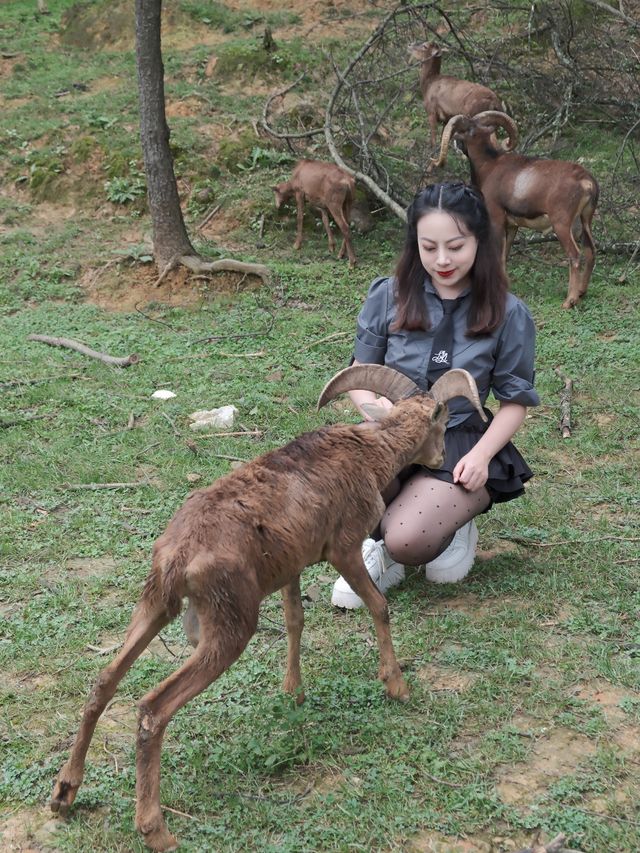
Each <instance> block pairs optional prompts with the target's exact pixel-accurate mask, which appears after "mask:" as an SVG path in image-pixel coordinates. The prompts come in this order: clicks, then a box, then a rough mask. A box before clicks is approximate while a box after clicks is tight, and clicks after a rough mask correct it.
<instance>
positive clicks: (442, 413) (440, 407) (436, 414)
mask: <svg viewBox="0 0 640 853" xmlns="http://www.w3.org/2000/svg"><path fill="white" fill-rule="evenodd" d="M448 417H449V410H448V408H447V404H446V403H436V405H435V408H434V410H433V412H432V413H431V421H432V422H433V423H437V422H438V421H439V420H442V418H448Z"/></svg>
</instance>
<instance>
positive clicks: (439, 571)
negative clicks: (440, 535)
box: [424, 520, 478, 583]
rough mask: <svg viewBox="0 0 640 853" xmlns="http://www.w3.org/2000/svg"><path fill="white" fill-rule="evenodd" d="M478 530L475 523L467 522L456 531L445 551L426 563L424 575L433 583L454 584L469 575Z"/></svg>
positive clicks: (474, 554) (474, 555)
mask: <svg viewBox="0 0 640 853" xmlns="http://www.w3.org/2000/svg"><path fill="white" fill-rule="evenodd" d="M477 544H478V528H477V527H476V523H475V521H473V520H472V521H469V522H467V524H465V525H464V526H463V527H460V528H459V529H458V530H456V532H455V535H454V537H453V539H452V540H451V542H450V544H449V546H448V547H447V549H446V550H445V551H443V552H442V554H440V555H439V556H437V557H436V558H435V559H434V560H431V562H430V563H426V564H425V567H424V574H425V577H426V579H427V580H428V581H433V583H455V582H456V581H460V580H462V578H464V577H466V576H467V575H468V574H469V570H470V569H471V566H472V565H473V561H474V560H475V557H476V545H477Z"/></svg>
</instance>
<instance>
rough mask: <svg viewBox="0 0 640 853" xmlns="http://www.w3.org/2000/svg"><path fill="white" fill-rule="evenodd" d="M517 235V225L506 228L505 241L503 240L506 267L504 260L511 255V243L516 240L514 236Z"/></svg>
mask: <svg viewBox="0 0 640 853" xmlns="http://www.w3.org/2000/svg"><path fill="white" fill-rule="evenodd" d="M517 233H518V226H517V225H510V224H508V225H507V226H506V230H505V240H504V263H505V266H506V260H507V258H508V257H509V255H510V254H511V247H512V246H513V241H514V240H515V239H516V234H517Z"/></svg>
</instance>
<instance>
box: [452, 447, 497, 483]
mask: <svg viewBox="0 0 640 853" xmlns="http://www.w3.org/2000/svg"><path fill="white" fill-rule="evenodd" d="M488 477H489V460H488V459H487V458H486V456H485V455H484V453H482V451H479V450H478V448H477V446H476V447H474V448H473V449H472V450H470V451H469V452H468V453H467V454H466V456H463V457H462V459H460V460H459V461H458V464H457V465H456V467H455V468H454V469H453V482H454V483H459V484H460V485H461V486H463V487H464V488H465V489H466V490H467V491H468V492H476V491H477V490H478V489H481V488H482V487H483V486H484V484H485V483H486V482H487V479H488Z"/></svg>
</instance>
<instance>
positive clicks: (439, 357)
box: [431, 349, 449, 364]
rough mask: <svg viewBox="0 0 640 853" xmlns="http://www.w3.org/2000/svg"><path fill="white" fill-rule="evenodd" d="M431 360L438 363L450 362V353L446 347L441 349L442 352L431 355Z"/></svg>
mask: <svg viewBox="0 0 640 853" xmlns="http://www.w3.org/2000/svg"><path fill="white" fill-rule="evenodd" d="M431 361H434V362H435V363H436V364H449V353H448V352H447V351H446V349H441V350H440V352H438V353H436V354H435V355H432V356H431Z"/></svg>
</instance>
